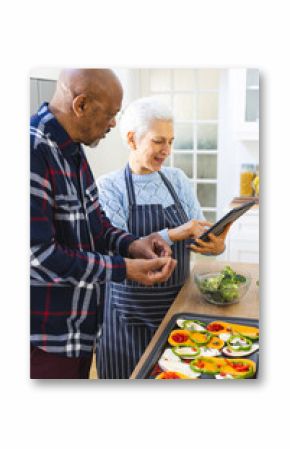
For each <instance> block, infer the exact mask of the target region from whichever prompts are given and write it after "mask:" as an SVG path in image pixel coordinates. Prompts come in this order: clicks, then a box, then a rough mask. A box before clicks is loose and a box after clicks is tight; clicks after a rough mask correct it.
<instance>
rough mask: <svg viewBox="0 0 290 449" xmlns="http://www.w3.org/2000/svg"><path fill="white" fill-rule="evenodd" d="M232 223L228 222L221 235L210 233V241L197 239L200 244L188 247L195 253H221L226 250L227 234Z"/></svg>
mask: <svg viewBox="0 0 290 449" xmlns="http://www.w3.org/2000/svg"><path fill="white" fill-rule="evenodd" d="M231 225H232V223H229V224H227V225H226V227H225V229H224V230H223V232H222V233H221V234H220V235H219V236H216V235H214V234H212V233H210V234H208V238H209V242H204V241H203V240H200V239H195V241H196V243H198V245H199V246H197V245H189V246H188V247H189V248H190V249H191V250H192V251H194V252H195V253H200V254H213V255H218V254H221V253H222V252H224V250H225V238H226V236H227V233H228V232H229V229H230V227H231Z"/></svg>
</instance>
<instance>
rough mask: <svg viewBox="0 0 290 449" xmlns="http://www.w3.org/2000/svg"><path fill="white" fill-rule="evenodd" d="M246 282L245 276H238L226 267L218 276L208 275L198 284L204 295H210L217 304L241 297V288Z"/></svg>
mask: <svg viewBox="0 0 290 449" xmlns="http://www.w3.org/2000/svg"><path fill="white" fill-rule="evenodd" d="M245 282H246V278H245V276H242V275H241V274H237V273H236V272H235V271H234V270H233V269H232V268H231V267H230V266H226V267H225V268H224V269H223V270H222V271H221V272H220V273H219V274H218V275H214V276H210V275H208V277H206V278H205V279H201V280H200V281H199V282H198V284H199V288H200V290H201V292H202V293H205V294H207V295H210V296H211V298H212V299H213V300H216V301H217V302H222V303H227V302H232V301H233V300H235V299H237V298H238V297H239V287H240V285H241V284H243V283H245Z"/></svg>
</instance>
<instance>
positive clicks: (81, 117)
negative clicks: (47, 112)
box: [49, 69, 123, 145]
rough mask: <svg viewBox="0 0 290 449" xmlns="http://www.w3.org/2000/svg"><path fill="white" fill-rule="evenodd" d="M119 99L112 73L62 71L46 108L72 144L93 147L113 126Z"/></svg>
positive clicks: (107, 71) (92, 70) (118, 87)
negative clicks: (63, 129)
mask: <svg viewBox="0 0 290 449" xmlns="http://www.w3.org/2000/svg"><path fill="white" fill-rule="evenodd" d="M122 96H123V89H122V86H121V83H120V81H119V79H118V78H117V76H116V75H115V74H114V72H113V71H112V70H109V69H65V70H63V71H62V72H61V74H60V77H59V79H58V82H57V87H56V91H55V94H54V96H53V99H52V100H51V102H50V105H49V107H50V109H51V111H52V112H53V113H54V114H55V115H56V118H57V119H58V120H59V122H60V123H61V124H62V126H63V127H64V128H65V130H66V131H67V132H68V134H69V135H70V137H71V138H72V139H73V140H75V141H78V142H82V143H85V144H86V145H94V144H97V143H98V142H99V140H100V139H102V138H103V137H105V135H106V132H108V131H109V130H110V128H112V127H114V126H115V125H116V122H115V115H116V114H117V112H118V111H119V110H120V108H121V102H122Z"/></svg>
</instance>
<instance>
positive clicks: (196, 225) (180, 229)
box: [168, 220, 212, 242]
mask: <svg viewBox="0 0 290 449" xmlns="http://www.w3.org/2000/svg"><path fill="white" fill-rule="evenodd" d="M210 226H212V223H210V222H209V221H204V220H190V221H188V222H187V223H184V224H183V225H180V226H177V227H176V228H173V229H169V231H168V237H169V238H170V240H171V241H172V242H179V241H180V240H186V239H190V238H196V237H199V236H200V235H201V234H203V233H204V232H205V231H206V228H208V227H210Z"/></svg>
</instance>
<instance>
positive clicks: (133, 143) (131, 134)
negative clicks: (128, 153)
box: [127, 131, 137, 150]
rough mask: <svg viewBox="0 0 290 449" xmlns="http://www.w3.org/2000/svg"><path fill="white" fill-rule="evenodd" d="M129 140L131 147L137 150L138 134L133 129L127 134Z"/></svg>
mask: <svg viewBox="0 0 290 449" xmlns="http://www.w3.org/2000/svg"><path fill="white" fill-rule="evenodd" d="M127 142H128V145H129V147H130V148H131V150H136V149H137V145H136V136H135V133H134V132H133V131H129V132H128V134H127Z"/></svg>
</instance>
